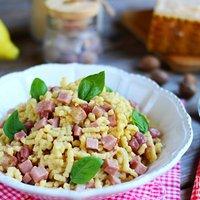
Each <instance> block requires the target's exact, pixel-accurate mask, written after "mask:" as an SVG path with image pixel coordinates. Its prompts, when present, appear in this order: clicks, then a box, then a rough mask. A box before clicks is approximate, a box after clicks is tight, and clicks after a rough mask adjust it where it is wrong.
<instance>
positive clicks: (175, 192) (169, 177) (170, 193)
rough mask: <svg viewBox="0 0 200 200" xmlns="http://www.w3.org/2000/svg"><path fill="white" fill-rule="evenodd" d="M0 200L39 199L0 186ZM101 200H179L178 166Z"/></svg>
mask: <svg viewBox="0 0 200 200" xmlns="http://www.w3.org/2000/svg"><path fill="white" fill-rule="evenodd" d="M0 200H39V199H37V198H34V197H31V196H29V195H27V194H23V193H21V192H19V191H16V190H14V189H12V188H10V187H6V186H5V185H2V184H0ZM103 200H180V165H179V164H177V165H176V166H174V167H173V168H172V169H171V170H170V171H168V172H167V173H166V174H164V175H162V176H160V177H158V178H156V179H155V180H153V181H152V182H150V183H148V184H146V185H144V186H141V187H139V188H136V189H133V190H130V191H127V192H125V193H121V194H118V195H115V196H113V197H107V198H103ZM195 200H196V199H195Z"/></svg>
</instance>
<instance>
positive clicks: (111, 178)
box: [108, 175, 121, 185]
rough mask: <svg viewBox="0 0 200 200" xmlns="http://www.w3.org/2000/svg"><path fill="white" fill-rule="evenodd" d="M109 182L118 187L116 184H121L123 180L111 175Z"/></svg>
mask: <svg viewBox="0 0 200 200" xmlns="http://www.w3.org/2000/svg"><path fill="white" fill-rule="evenodd" d="M108 180H109V181H110V183H111V184H112V185H116V184H119V183H121V180H120V179H119V177H117V176H111V175H109V176H108Z"/></svg>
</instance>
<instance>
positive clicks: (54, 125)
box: [48, 117, 60, 128]
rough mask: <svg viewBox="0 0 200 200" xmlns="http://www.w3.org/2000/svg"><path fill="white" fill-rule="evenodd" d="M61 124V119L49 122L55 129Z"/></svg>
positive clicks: (57, 118) (55, 118) (56, 118)
mask: <svg viewBox="0 0 200 200" xmlns="http://www.w3.org/2000/svg"><path fill="white" fill-rule="evenodd" d="M59 122H60V119H59V117H54V118H53V119H49V120H48V123H49V124H51V125H52V126H53V127H55V128H57V127H58V126H59Z"/></svg>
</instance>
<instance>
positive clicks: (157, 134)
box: [149, 128, 160, 138]
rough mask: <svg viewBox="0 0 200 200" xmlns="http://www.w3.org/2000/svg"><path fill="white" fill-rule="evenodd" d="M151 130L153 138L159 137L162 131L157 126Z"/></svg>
mask: <svg viewBox="0 0 200 200" xmlns="http://www.w3.org/2000/svg"><path fill="white" fill-rule="evenodd" d="M149 131H150V134H151V136H152V138H157V137H159V136H160V131H159V130H158V129H156V128H150V130H149Z"/></svg>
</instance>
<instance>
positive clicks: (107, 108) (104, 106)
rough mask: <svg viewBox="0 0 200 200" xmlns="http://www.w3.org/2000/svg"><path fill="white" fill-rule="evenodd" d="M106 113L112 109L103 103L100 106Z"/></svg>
mask: <svg viewBox="0 0 200 200" xmlns="http://www.w3.org/2000/svg"><path fill="white" fill-rule="evenodd" d="M101 107H102V108H103V109H104V110H105V111H106V112H108V111H109V110H111V109H112V106H111V105H110V104H109V103H107V102H104V104H103V106H101Z"/></svg>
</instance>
